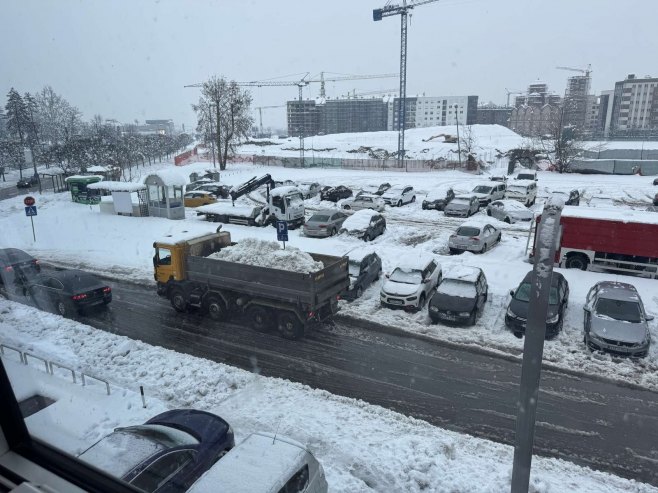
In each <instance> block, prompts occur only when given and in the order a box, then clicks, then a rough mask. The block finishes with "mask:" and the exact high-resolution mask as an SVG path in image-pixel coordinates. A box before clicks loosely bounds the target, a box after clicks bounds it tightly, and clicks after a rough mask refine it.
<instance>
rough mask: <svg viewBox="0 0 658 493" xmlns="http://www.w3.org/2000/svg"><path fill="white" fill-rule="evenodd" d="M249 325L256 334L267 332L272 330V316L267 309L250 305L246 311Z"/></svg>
mask: <svg viewBox="0 0 658 493" xmlns="http://www.w3.org/2000/svg"><path fill="white" fill-rule="evenodd" d="M247 317H248V318H249V325H250V326H251V328H252V329H254V330H255V331H257V332H267V331H268V330H270V329H271V328H272V314H271V313H270V311H269V310H268V309H267V308H263V307H262V306H258V305H252V306H250V307H249V309H248V310H247Z"/></svg>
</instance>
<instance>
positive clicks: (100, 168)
mask: <svg viewBox="0 0 658 493" xmlns="http://www.w3.org/2000/svg"><path fill="white" fill-rule="evenodd" d="M87 171H88V172H89V173H106V172H107V168H106V167H105V166H89V167H88V168H87Z"/></svg>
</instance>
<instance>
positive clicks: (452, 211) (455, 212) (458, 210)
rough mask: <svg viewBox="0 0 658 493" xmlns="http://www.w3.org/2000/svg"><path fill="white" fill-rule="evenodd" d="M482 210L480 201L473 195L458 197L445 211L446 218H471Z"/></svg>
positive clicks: (449, 203)
mask: <svg viewBox="0 0 658 493" xmlns="http://www.w3.org/2000/svg"><path fill="white" fill-rule="evenodd" d="M479 210H480V200H479V199H478V198H477V197H476V196H475V195H473V194H463V195H456V196H455V198H454V199H452V200H451V201H450V202H448V205H446V206H445V208H444V209H443V213H444V214H445V215H446V216H457V217H469V216H472V215H473V214H475V213H477V211H479Z"/></svg>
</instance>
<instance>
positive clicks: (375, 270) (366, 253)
mask: <svg viewBox="0 0 658 493" xmlns="http://www.w3.org/2000/svg"><path fill="white" fill-rule="evenodd" d="M346 255H347V256H348V258H349V262H348V268H349V274H350V287H349V288H348V289H347V291H346V292H345V293H343V295H342V296H343V298H345V299H346V300H350V301H352V300H355V299H356V298H360V297H361V295H362V294H363V292H364V291H365V290H366V289H367V288H368V286H370V285H371V284H372V283H373V282H375V281H376V280H378V279H379V276H380V275H381V272H382V259H381V258H379V255H377V254H376V253H375V252H374V251H373V250H372V248H369V247H366V248H355V249H354V250H351V251H349V252H348V253H347V254H346Z"/></svg>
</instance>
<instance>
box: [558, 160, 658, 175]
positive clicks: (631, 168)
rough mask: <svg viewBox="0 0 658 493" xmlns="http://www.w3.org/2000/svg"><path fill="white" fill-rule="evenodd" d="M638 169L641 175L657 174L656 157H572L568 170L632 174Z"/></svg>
mask: <svg viewBox="0 0 658 493" xmlns="http://www.w3.org/2000/svg"><path fill="white" fill-rule="evenodd" d="M637 169H639V170H640V172H641V174H643V175H658V159H651V160H650V159H643V160H640V159H574V160H573V161H572V162H571V164H570V165H569V170H570V171H572V172H575V173H593V174H607V175H632V174H633V173H634V172H635V170H637Z"/></svg>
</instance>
